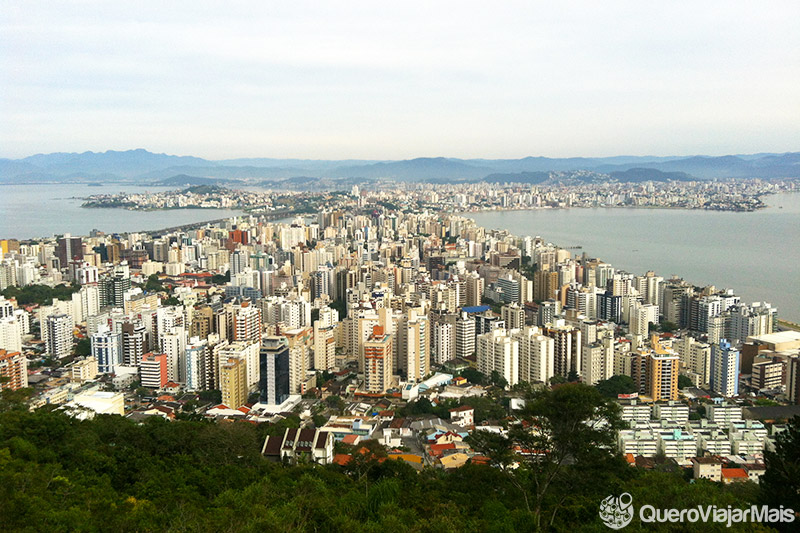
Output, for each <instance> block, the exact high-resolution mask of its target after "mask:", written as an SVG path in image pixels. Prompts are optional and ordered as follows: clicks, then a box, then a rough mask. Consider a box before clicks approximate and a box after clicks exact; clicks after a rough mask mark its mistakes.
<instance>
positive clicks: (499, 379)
mask: <svg viewBox="0 0 800 533" xmlns="http://www.w3.org/2000/svg"><path fill="white" fill-rule="evenodd" d="M489 379H490V380H491V382H492V385H496V386H498V387H500V388H501V389H504V388H506V385H508V381H506V378H504V377H503V376H501V375H500V372H498V371H497V370H492V375H491V377H490V378H489Z"/></svg>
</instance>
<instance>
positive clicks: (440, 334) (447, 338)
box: [431, 322, 455, 365]
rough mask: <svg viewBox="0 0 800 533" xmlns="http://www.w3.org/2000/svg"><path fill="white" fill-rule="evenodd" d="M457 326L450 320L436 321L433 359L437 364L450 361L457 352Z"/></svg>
mask: <svg viewBox="0 0 800 533" xmlns="http://www.w3.org/2000/svg"><path fill="white" fill-rule="evenodd" d="M454 330H455V328H454V327H453V324H451V323H449V322H435V323H434V324H433V328H432V331H433V344H432V347H431V359H432V361H433V362H434V363H436V364H437V365H442V364H444V363H446V362H447V361H449V360H450V359H451V358H452V356H453V354H454V353H455V335H454V334H453V333H454Z"/></svg>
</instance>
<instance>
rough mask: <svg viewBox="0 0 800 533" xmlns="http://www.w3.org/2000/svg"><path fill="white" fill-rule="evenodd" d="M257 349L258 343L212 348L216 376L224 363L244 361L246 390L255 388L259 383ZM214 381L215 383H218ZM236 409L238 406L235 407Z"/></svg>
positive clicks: (219, 374)
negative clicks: (232, 360)
mask: <svg viewBox="0 0 800 533" xmlns="http://www.w3.org/2000/svg"><path fill="white" fill-rule="evenodd" d="M259 347H260V342H252V343H250V342H232V343H227V342H225V343H221V344H218V345H217V346H215V347H214V358H215V360H216V367H217V369H216V371H215V373H216V375H217V376H219V380H221V379H222V377H221V368H222V365H223V364H224V363H226V362H227V361H230V360H231V359H244V360H245V361H246V362H247V366H246V368H247V374H246V376H245V379H246V382H247V388H248V389H249V388H250V387H255V386H257V385H258V381H259V361H258V359H259ZM219 380H216V382H217V383H220V381H219ZM237 407H238V406H237Z"/></svg>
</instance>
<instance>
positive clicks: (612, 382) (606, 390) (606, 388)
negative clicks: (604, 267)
mask: <svg viewBox="0 0 800 533" xmlns="http://www.w3.org/2000/svg"><path fill="white" fill-rule="evenodd" d="M595 388H596V389H597V390H598V391H599V392H600V394H602V395H603V396H605V397H606V398H613V399H616V398H617V396H618V395H619V394H631V393H633V392H636V391H638V390H639V388H638V387H637V386H636V383H634V382H633V379H632V378H631V377H630V376H625V375H621V376H611V377H610V378H608V379H604V380H602V381H598V382H597V384H596V385H595Z"/></svg>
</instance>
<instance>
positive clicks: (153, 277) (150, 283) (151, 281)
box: [144, 274, 164, 292]
mask: <svg viewBox="0 0 800 533" xmlns="http://www.w3.org/2000/svg"><path fill="white" fill-rule="evenodd" d="M144 290H146V291H147V292H159V291H163V290H164V286H163V285H162V284H161V281H160V280H159V279H158V274H150V276H148V278H147V283H145V284H144Z"/></svg>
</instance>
